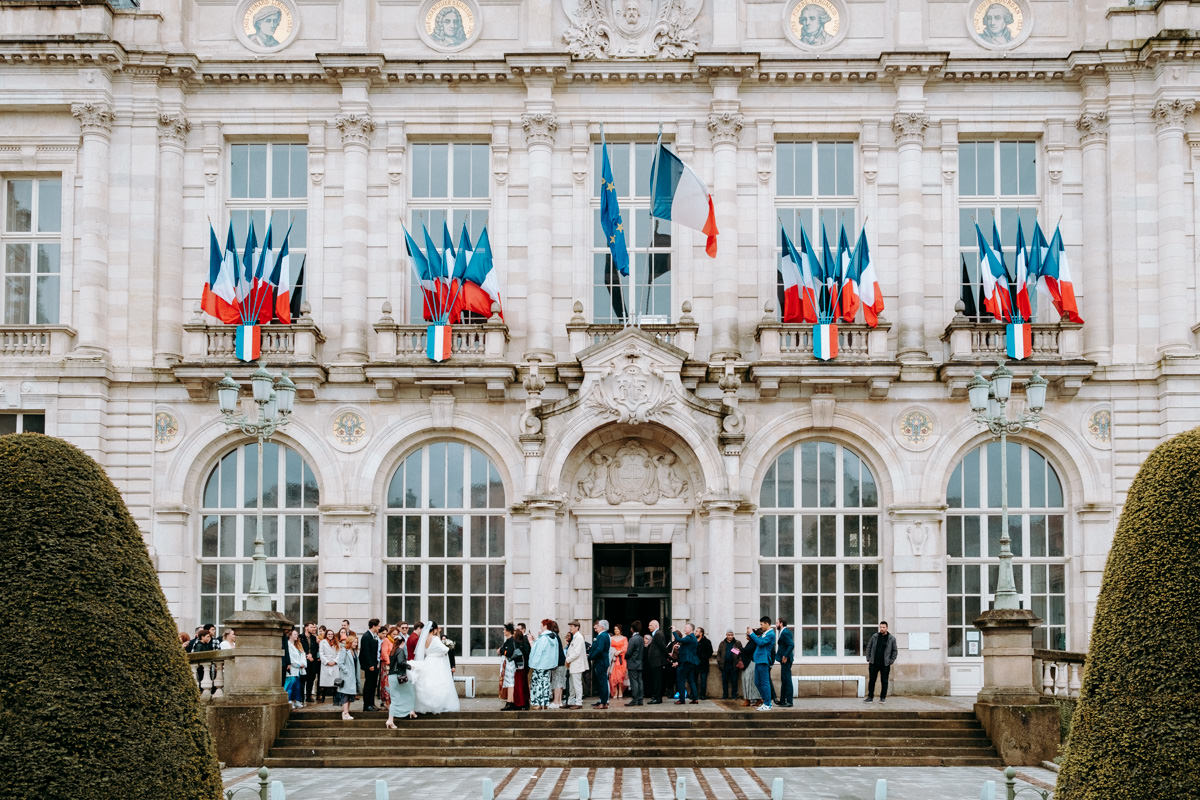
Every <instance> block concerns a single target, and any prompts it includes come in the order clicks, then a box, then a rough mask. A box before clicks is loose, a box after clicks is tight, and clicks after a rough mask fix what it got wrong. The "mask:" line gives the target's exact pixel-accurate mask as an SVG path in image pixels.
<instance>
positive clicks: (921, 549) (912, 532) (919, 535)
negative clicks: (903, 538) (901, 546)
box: [906, 520, 929, 556]
mask: <svg viewBox="0 0 1200 800" xmlns="http://www.w3.org/2000/svg"><path fill="white" fill-rule="evenodd" d="M906 533H907V534H908V546H909V548H910V549H911V550H912V554H913V555H914V556H921V555H924V554H925V542H926V541H927V540H928V539H929V531H927V530H926V529H925V523H924V522H922V521H921V520H917V521H916V522H914V523H912V524H911V525H909V526H908V530H907V531H906Z"/></svg>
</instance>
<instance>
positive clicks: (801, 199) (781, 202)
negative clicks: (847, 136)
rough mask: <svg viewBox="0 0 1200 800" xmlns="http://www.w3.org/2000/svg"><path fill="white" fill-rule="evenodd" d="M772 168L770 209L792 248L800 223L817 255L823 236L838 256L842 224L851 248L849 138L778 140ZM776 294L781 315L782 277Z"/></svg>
mask: <svg viewBox="0 0 1200 800" xmlns="http://www.w3.org/2000/svg"><path fill="white" fill-rule="evenodd" d="M775 171H776V180H775V212H776V213H777V214H778V215H779V218H780V220H782V221H783V226H784V228H785V229H786V230H787V232H788V236H790V237H791V238H792V241H793V242H795V243H796V246H797V247H799V246H800V228H801V226H802V225H803V227H804V230H805V231H806V232H807V233H808V239H809V241H810V242H811V243H812V246H813V247H814V248H816V250H817V253H818V254H822V253H823V252H824V249H823V242H824V241H826V238H827V239H828V242H829V250H830V253H831V255H832V256H833V257H835V258H836V257H837V246H838V235H839V232H840V230H841V227H842V226H845V228H846V239H847V241H848V242H849V244H850V246H851V247H853V246H854V242H855V239H856V237H857V235H858V228H857V227H856V224H857V210H858V196H857V191H856V185H857V182H856V180H855V179H856V173H855V171H854V143H853V142H777V143H776V145H775ZM775 238H776V240H778V238H779V237H778V236H776V237H775ZM776 249H777V250H778V248H776ZM777 294H778V297H777V303H776V307H777V309H778V312H779V313H780V314H781V315H782V313H783V277H782V275H780V276H779V278H778V288H777Z"/></svg>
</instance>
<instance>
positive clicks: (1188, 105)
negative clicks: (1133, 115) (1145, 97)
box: [1150, 98, 1196, 133]
mask: <svg viewBox="0 0 1200 800" xmlns="http://www.w3.org/2000/svg"><path fill="white" fill-rule="evenodd" d="M1195 110H1196V104H1195V103H1194V102H1192V101H1191V100H1180V99H1179V98H1175V99H1174V100H1159V101H1158V102H1157V103H1155V104H1154V110H1153V111H1151V112H1150V116H1151V117H1152V118H1153V119H1154V124H1155V126H1156V127H1157V128H1158V130H1159V132H1160V133H1161V132H1163V131H1169V130H1172V129H1178V130H1180V131H1182V130H1183V126H1184V123H1185V122H1187V118H1188V116H1189V115H1191V113H1192V112H1193V111H1195Z"/></svg>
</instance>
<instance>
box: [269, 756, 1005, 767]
mask: <svg viewBox="0 0 1200 800" xmlns="http://www.w3.org/2000/svg"><path fill="white" fill-rule="evenodd" d="M264 763H265V765H266V766H267V767H268V768H272V769H274V768H285V767H301V768H314V767H334V768H342V769H347V768H363V767H365V768H371V767H375V768H378V767H493V768H502V769H509V768H512V767H513V766H516V765H514V764H513V757H512V756H508V755H504V756H459V755H454V754H449V755H447V754H443V755H437V756H415V757H414V756H406V755H403V754H397V755H395V756H363V757H359V756H353V757H352V756H347V757H344V758H341V757H330V756H324V755H307V756H304V757H296V758H292V757H287V758H278V757H275V756H268V757H267V758H266V759H265V761H264ZM680 763H681V762H680V756H670V757H643V756H640V755H639V756H636V757H635V758H633V759H630V758H627V757H617V758H608V757H605V756H588V757H587V758H586V759H581V760H577V759H571V758H564V757H562V756H546V755H542V756H540V757H526V758H523V759H522V761H521V763H520V764H519V766H521V767H546V768H548V767H561V768H567V767H578V766H588V767H629V766H637V767H643V768H658V767H663V768H665V767H678V766H679V765H680ZM686 763H687V765H688V766H689V767H692V768H719V767H743V768H749V767H753V768H756V769H763V768H772V767H777V768H782V767H997V768H998V767H1001V766H1003V764H1002V762H1001V761H1000V759H999V758H997V757H996V756H995V755H994V754H992V755H991V756H989V757H983V756H942V755H930V756H871V757H855V756H820V757H796V756H784V757H771V756H759V755H755V756H753V757H748V758H730V757H728V756H726V755H724V754H721V755H717V756H713V757H707V756H706V757H688V759H687V761H686Z"/></svg>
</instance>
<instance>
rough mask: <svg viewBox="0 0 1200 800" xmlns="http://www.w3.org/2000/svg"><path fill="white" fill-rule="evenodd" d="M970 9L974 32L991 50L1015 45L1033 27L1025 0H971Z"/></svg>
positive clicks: (970, 24)
mask: <svg viewBox="0 0 1200 800" xmlns="http://www.w3.org/2000/svg"><path fill="white" fill-rule="evenodd" d="M967 9H968V13H967V27H968V29H969V30H970V33H971V36H972V37H974V39H975V41H976V42H978V43H979V44H980V45H982V46H984V47H986V48H988V49H989V50H1007V49H1009V48H1012V47H1016V46H1017V45H1019V44H1021V43H1022V42H1024V41H1025V40H1026V39H1027V38H1029V33H1030V31H1031V30H1032V29H1033V25H1032V22H1033V20H1032V19H1031V18H1030V16H1029V6H1028V4H1027V3H1025V2H1024V0H972V2H971V3H970V4H969V5H968V6H967Z"/></svg>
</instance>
